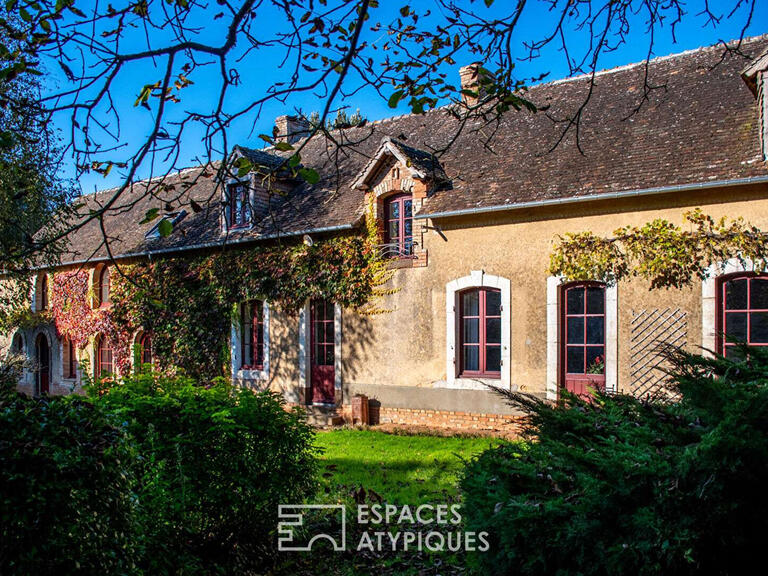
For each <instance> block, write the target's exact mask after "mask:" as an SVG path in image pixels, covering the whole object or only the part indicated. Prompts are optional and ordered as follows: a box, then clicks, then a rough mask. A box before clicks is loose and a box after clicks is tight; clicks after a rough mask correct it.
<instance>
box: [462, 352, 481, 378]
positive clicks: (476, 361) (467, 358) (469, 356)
mask: <svg viewBox="0 0 768 576" xmlns="http://www.w3.org/2000/svg"><path fill="white" fill-rule="evenodd" d="M462 354H463V357H462V366H463V368H464V370H470V371H472V372H477V371H478V370H480V347H479V346H462Z"/></svg>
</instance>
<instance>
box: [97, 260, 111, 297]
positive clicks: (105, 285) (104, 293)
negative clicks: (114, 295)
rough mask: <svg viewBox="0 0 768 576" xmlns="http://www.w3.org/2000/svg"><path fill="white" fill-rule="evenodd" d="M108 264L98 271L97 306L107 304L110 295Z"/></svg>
mask: <svg viewBox="0 0 768 576" xmlns="http://www.w3.org/2000/svg"><path fill="white" fill-rule="evenodd" d="M109 274H110V272H109V266H103V267H102V268H101V271H100V272H99V280H98V300H99V302H98V303H99V306H102V307H104V306H109V304H110V297H109V290H110V280H109Z"/></svg>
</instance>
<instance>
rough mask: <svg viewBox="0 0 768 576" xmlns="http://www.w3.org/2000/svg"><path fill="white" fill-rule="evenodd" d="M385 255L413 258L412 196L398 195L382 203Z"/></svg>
mask: <svg viewBox="0 0 768 576" xmlns="http://www.w3.org/2000/svg"><path fill="white" fill-rule="evenodd" d="M384 230H385V233H386V234H385V242H386V244H387V247H388V249H387V254H389V255H391V256H392V257H394V258H398V257H400V258H402V257H408V256H413V196H412V195H411V194H398V195H397V196H393V197H392V198H389V199H387V200H386V201H385V202H384Z"/></svg>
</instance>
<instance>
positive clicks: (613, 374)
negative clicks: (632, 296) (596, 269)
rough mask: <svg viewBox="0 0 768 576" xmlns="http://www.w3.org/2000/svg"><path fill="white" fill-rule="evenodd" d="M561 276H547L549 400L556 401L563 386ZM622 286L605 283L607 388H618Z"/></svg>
mask: <svg viewBox="0 0 768 576" xmlns="http://www.w3.org/2000/svg"><path fill="white" fill-rule="evenodd" d="M563 284H566V282H565V280H564V279H563V277H562V276H549V277H548V278H547V400H552V401H556V400H557V398H558V389H559V387H560V318H561V313H560V307H559V293H560V286H562V285H563ZM618 345H619V288H618V286H617V285H616V284H615V283H613V284H606V285H605V391H606V392H608V393H609V394H613V393H616V392H618V390H619V381H618V380H619V374H618V372H619V366H618V364H619V363H618V358H619V346H618Z"/></svg>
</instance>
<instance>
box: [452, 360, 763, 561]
mask: <svg viewBox="0 0 768 576" xmlns="http://www.w3.org/2000/svg"><path fill="white" fill-rule="evenodd" d="M743 353H744V354H745V355H746V356H747V358H746V361H744V362H741V363H735V362H732V361H729V360H726V359H723V358H716V359H706V358H703V357H701V356H696V355H691V354H687V353H683V352H670V359H671V360H672V362H673V365H674V369H673V371H672V376H673V381H674V382H673V385H674V387H675V388H676V392H677V393H678V394H679V397H680V401H679V402H677V403H666V404H665V403H661V402H659V401H654V402H643V401H640V400H637V399H635V398H633V397H630V396H606V395H598V396H597V397H596V398H595V400H594V401H593V402H585V401H582V400H580V399H578V398H573V397H570V398H568V399H566V401H565V403H564V404H563V405H562V406H557V407H553V406H550V405H547V404H545V403H542V402H540V401H536V400H532V399H531V398H528V397H524V396H521V395H517V394H513V393H509V392H505V393H504V394H505V395H506V396H507V397H508V398H509V399H510V401H514V402H516V403H518V404H521V405H522V406H524V407H525V409H526V410H527V411H528V412H529V413H530V414H531V418H532V425H533V427H532V428H531V430H530V431H529V434H530V438H529V443H528V444H526V445H524V446H523V445H514V444H513V445H502V446H500V447H499V448H496V449H492V450H489V451H487V452H485V453H483V454H482V455H480V456H479V457H477V458H475V459H473V460H472V461H471V462H469V463H468V465H467V467H466V469H465V471H464V475H463V478H462V481H461V487H462V490H463V493H464V504H465V513H464V517H465V520H466V522H467V529H469V530H476V531H480V530H487V531H488V532H489V534H490V538H489V540H490V542H491V549H490V551H489V552H488V553H486V554H482V555H477V556H476V557H475V560H476V562H478V563H479V564H480V566H482V568H483V569H484V571H485V572H487V573H491V574H584V575H591V574H662V573H663V574H743V573H748V570H747V568H748V567H749V566H754V565H759V564H758V563H759V562H760V561H761V560H762V558H761V555H762V554H761V553H762V541H763V539H764V535H765V534H767V533H768V490H766V487H767V486H768V353H766V352H764V351H761V350H760V349H747V348H744V349H743Z"/></svg>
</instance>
